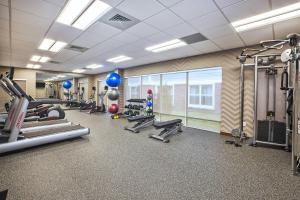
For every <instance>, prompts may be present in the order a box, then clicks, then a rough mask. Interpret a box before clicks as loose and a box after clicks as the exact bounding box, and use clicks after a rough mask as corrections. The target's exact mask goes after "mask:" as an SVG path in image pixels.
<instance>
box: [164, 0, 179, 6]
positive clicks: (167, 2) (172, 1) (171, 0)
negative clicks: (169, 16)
mask: <svg viewBox="0 0 300 200" xmlns="http://www.w3.org/2000/svg"><path fill="white" fill-rule="evenodd" d="M180 1H183V0H159V2H161V3H162V4H164V5H165V6H167V7H170V6H172V5H174V4H176V3H178V2H180Z"/></svg>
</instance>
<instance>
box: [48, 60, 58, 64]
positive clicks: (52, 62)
mask: <svg viewBox="0 0 300 200" xmlns="http://www.w3.org/2000/svg"><path fill="white" fill-rule="evenodd" d="M48 63H51V64H55V65H58V64H60V63H61V62H58V61H55V60H50V61H48Z"/></svg>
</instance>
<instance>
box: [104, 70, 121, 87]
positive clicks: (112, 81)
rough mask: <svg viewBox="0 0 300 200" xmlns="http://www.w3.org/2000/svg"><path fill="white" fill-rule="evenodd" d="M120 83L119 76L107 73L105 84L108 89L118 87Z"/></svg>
mask: <svg viewBox="0 0 300 200" xmlns="http://www.w3.org/2000/svg"><path fill="white" fill-rule="evenodd" d="M120 83H121V76H120V75H119V74H117V73H115V72H112V73H109V74H108V75H107V78H106V84H107V85H108V86H109V87H118V86H119V85H120Z"/></svg>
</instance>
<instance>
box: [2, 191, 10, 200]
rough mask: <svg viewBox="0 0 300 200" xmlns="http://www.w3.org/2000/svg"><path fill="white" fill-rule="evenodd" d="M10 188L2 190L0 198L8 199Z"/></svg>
mask: <svg viewBox="0 0 300 200" xmlns="http://www.w3.org/2000/svg"><path fill="white" fill-rule="evenodd" d="M7 192H8V190H4V191H1V192H0V200H6V196H7Z"/></svg>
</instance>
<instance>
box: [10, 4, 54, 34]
mask: <svg viewBox="0 0 300 200" xmlns="http://www.w3.org/2000/svg"><path fill="white" fill-rule="evenodd" d="M12 22H18V23H22V24H25V25H30V26H32V27H33V26H35V27H36V28H39V29H47V28H48V27H49V26H50V25H51V23H52V20H50V19H45V18H41V17H37V16H36V15H33V14H30V13H26V12H23V11H19V10H16V9H13V10H12ZM45 31H46V30H45Z"/></svg>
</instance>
